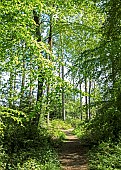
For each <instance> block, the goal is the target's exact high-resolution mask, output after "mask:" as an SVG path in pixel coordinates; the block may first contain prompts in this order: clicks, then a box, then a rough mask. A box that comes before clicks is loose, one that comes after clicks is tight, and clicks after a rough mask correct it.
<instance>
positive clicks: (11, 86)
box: [8, 71, 13, 108]
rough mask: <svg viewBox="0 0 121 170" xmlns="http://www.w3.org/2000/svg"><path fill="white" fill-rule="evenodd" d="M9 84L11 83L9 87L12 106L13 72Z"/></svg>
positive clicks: (10, 105)
mask: <svg viewBox="0 0 121 170" xmlns="http://www.w3.org/2000/svg"><path fill="white" fill-rule="evenodd" d="M9 84H10V88H9V99H8V102H9V107H10V108H12V106H13V103H12V90H13V72H12V71H11V72H10V78H9Z"/></svg>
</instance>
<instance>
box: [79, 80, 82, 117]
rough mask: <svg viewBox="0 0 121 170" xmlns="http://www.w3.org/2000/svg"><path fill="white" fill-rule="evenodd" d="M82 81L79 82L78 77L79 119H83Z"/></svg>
mask: <svg viewBox="0 0 121 170" xmlns="http://www.w3.org/2000/svg"><path fill="white" fill-rule="evenodd" d="M81 86H82V83H81V80H80V78H79V90H80V96H79V97H80V119H81V120H82V119H83V115H82V87H81Z"/></svg>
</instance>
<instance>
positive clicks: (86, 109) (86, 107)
mask: <svg viewBox="0 0 121 170" xmlns="http://www.w3.org/2000/svg"><path fill="white" fill-rule="evenodd" d="M85 93H86V94H85V114H86V120H88V100H87V78H86V77H85Z"/></svg>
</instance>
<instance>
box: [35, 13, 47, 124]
mask: <svg viewBox="0 0 121 170" xmlns="http://www.w3.org/2000/svg"><path fill="white" fill-rule="evenodd" d="M33 16H34V21H35V23H36V36H37V41H38V42H40V41H41V32H40V18H39V15H38V14H37V12H36V11H33ZM40 65H41V63H39V64H38V74H39V75H38V87H37V102H40V111H39V112H38V113H37V114H36V118H35V120H34V121H35V124H36V126H38V123H39V118H40V112H41V105H42V95H43V82H44V75H43V71H42V68H41V66H40Z"/></svg>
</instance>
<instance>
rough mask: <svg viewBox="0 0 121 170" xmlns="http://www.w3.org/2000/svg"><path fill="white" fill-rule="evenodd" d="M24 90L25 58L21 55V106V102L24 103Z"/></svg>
mask: <svg viewBox="0 0 121 170" xmlns="http://www.w3.org/2000/svg"><path fill="white" fill-rule="evenodd" d="M24 91H25V59H24V56H23V60H22V81H21V97H20V107H22V106H23V103H24V101H23V100H24Z"/></svg>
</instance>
